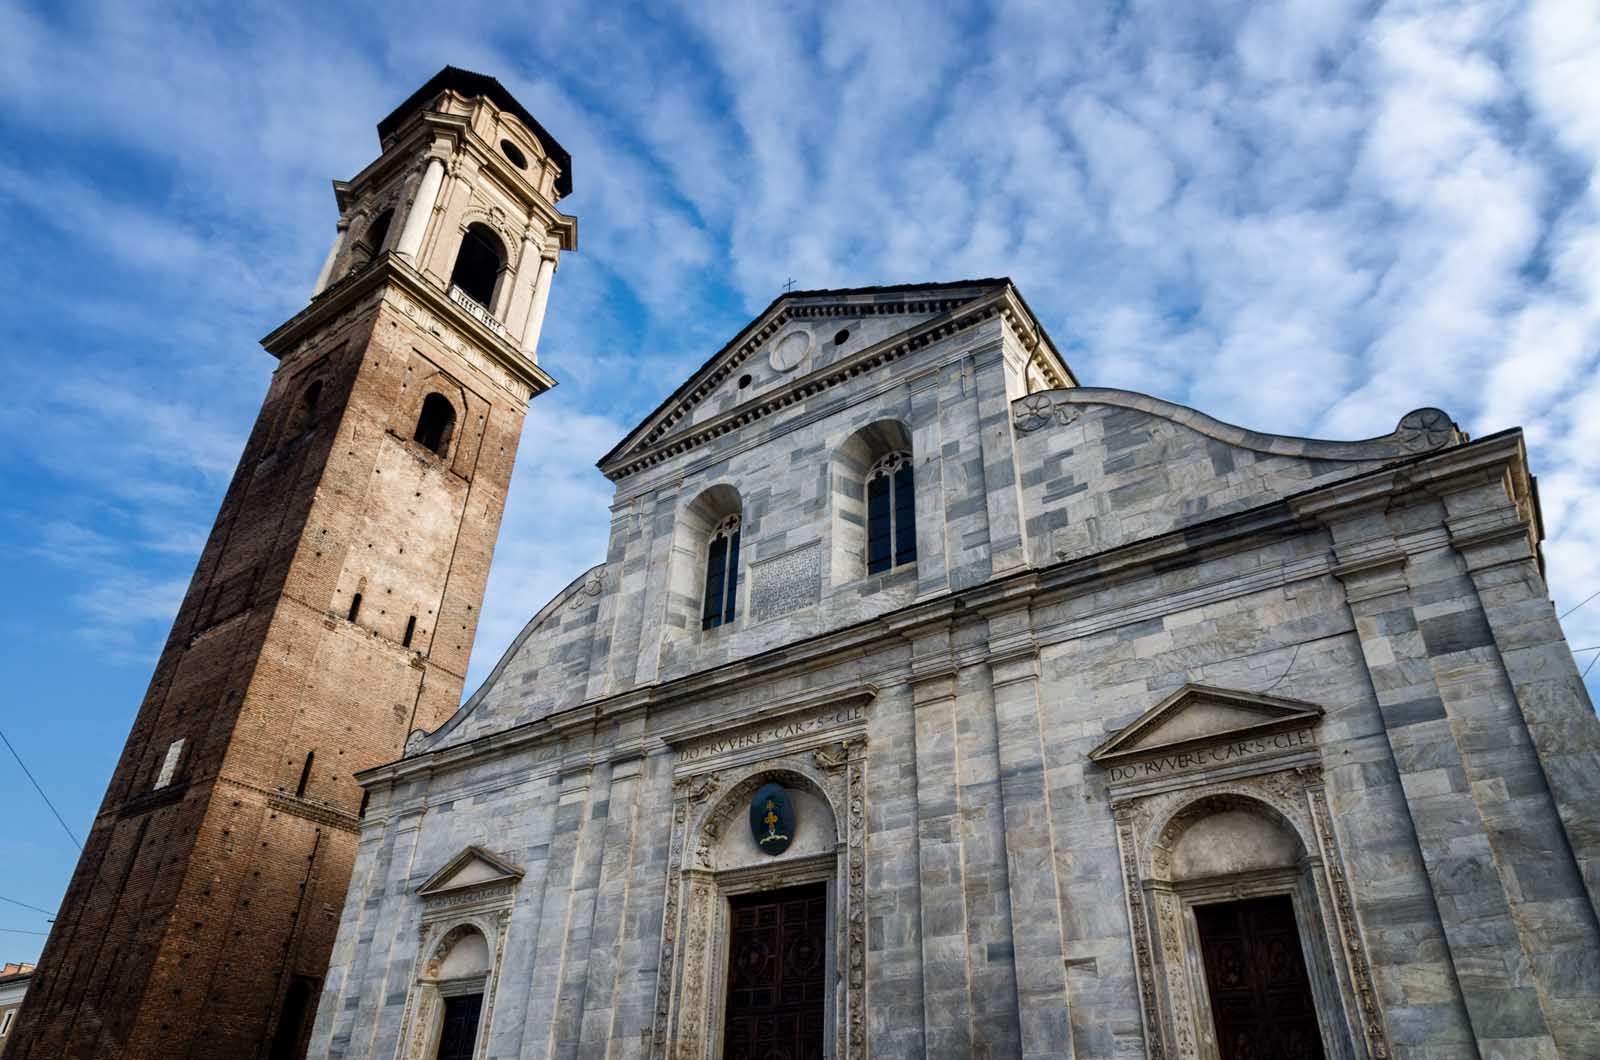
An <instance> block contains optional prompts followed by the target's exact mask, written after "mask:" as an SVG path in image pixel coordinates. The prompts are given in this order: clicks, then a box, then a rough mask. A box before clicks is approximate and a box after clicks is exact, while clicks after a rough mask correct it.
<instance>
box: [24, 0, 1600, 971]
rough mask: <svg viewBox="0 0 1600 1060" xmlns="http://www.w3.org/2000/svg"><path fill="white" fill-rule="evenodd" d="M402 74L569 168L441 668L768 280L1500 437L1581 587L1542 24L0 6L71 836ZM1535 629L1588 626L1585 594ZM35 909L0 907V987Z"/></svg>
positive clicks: (1589, 476) (1572, 343)
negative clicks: (517, 405)
mask: <svg viewBox="0 0 1600 1060" xmlns="http://www.w3.org/2000/svg"><path fill="white" fill-rule="evenodd" d="M446 63H453V64H455V65H458V66H464V67H468V68H470V69H476V70H480V71H483V72H486V73H491V74H493V75H495V76H497V77H499V78H500V79H501V80H502V81H503V82H504V83H505V84H506V85H507V86H508V87H509V88H510V89H511V90H512V91H513V92H514V93H515V94H516V95H517V96H518V98H520V99H521V100H522V101H523V102H524V103H525V104H526V105H527V106H528V108H529V109H530V110H531V111H532V112H533V113H534V114H535V115H536V116H537V117H538V118H539V119H540V121H541V122H542V123H543V124H544V125H545V126H546V127H547V128H548V129H550V131H551V132H552V133H553V134H554V135H555V136H556V137H557V138H558V139H559V140H560V141H561V142H562V143H563V144H564V145H565V146H566V147H567V148H568V150H570V151H571V152H572V155H573V158H574V170H575V185H576V191H575V193H574V194H573V195H572V196H571V197H570V198H569V199H567V200H566V201H565V202H564V203H563V206H564V208H566V209H567V210H568V211H569V212H572V213H575V214H577V215H578V216H579V218H580V234H581V240H580V247H581V249H580V252H579V253H577V254H573V255H568V256H566V257H565V258H564V259H563V261H562V265H561V270H560V272H559V273H558V274H557V278H556V286H555V292H554V295H553V297H552V300H551V304H550V316H549V320H548V323H547V326H546V330H545V337H544V343H543V349H542V350H541V361H542V363H543V364H544V366H545V367H546V368H547V369H548V370H549V371H550V372H551V373H552V374H554V375H555V376H556V377H557V378H558V379H559V380H561V385H560V386H559V387H558V388H557V389H556V390H555V391H553V392H551V393H550V394H547V395H545V396H543V397H541V398H539V399H538V400H537V401H536V402H534V404H533V407H532V409H531V410H530V415H529V419H528V425H527V431H526V434H525V436H524V439H523V448H522V456H521V462H520V465H519V468H518V471H517V476H516V478H515V480H514V482H513V486H512V492H511V498H510V505H509V510H508V513H507V516H506V521H505V524H504V527H503V529H502V533H501V539H500V547H499V551H498V552H497V553H496V556H495V565H494V571H493V574H492V576H491V580H490V587H489V597H488V600H487V601H486V605H485V610H484V622H483V625H482V628H481V630H480V634H479V639H478V643H477V648H476V651H475V654H474V657H473V664H472V679H471V681H470V682H469V685H475V684H476V682H477V680H479V679H481V677H482V676H483V675H484V674H485V673H487V671H488V669H489V668H490V667H491V666H492V665H493V663H494V661H495V659H496V658H497V657H498V655H499V653H500V651H501V650H502V649H503V648H504V646H505V645H506V644H507V643H508V642H509V640H510V639H511V637H512V636H513V635H514V634H515V632H516V630H517V629H518V628H519V627H520V626H521V624H522V622H523V621H524V620H525V619H526V618H527V617H528V616H529V615H531V614H532V613H533V612H535V611H536V610H537V609H538V608H539V607H540V606H542V605H543V603H544V602H545V601H546V600H547V599H548V598H549V597H550V596H551V595H553V594H554V592H555V591H557V590H558V589H559V588H560V587H561V586H563V585H564V584H566V582H567V581H569V580H570V579H571V578H572V577H573V576H574V575H576V574H577V573H579V572H580V571H582V570H583V569H584V568H586V567H588V566H589V565H590V564H592V563H594V562H596V561H598V560H599V559H600V558H602V555H603V551H604V534H605V528H606V521H607V512H606V504H607V501H608V498H609V493H610V491H609V489H608V483H607V482H606V481H605V479H604V478H602V477H601V476H600V474H599V473H598V472H597V471H595V470H594V467H593V463H594V461H595V459H596V458H598V457H599V456H600V455H601V454H602V453H603V452H605V451H606V450H607V449H608V448H609V447H610V446H611V445H612V444H613V443H614V442H615V441H616V440H617V439H618V438H619V437H621V435H622V434H623V433H625V432H626V430H627V429H628V428H629V427H630V426H632V424H633V423H634V422H635V421H636V420H637V419H638V418H640V417H642V416H643V415H644V414H645V413H646V412H648V411H649V410H650V409H651V408H653V407H654V406H655V404H656V403H657V402H658V401H659V400H660V399H661V398H662V397H663V396H664V395H665V394H666V393H667V392H668V391H670V390H671V389H672V387H673V386H675V385H676V383H677V382H679V381H680V380H681V379H682V378H683V377H684V376H685V375H686V374H687V373H688V372H689V371H690V370H692V369H693V367H695V366H696V365H698V364H699V363H701V362H702V361H703V360H704V359H705V358H706V357H707V356H708V355H709V354H710V353H711V352H713V351H714V350H716V349H717V348H718V347H719V346H720V345H721V344H722V343H723V342H724V341H726V340H727V339H728V338H729V337H731V336H732V334H733V333H734V332H735V331H736V330H737V329H738V328H739V327H740V326H741V325H742V324H743V323H744V322H745V321H746V320H747V319H748V317H749V316H751V315H752V314H753V313H755V312H756V311H757V310H759V309H760V308H761V307H762V306H764V305H765V304H766V303H767V302H768V301H769V300H770V299H771V298H772V297H773V296H774V295H776V294H777V293H778V292H779V291H780V290H781V287H782V284H783V283H784V281H786V280H788V279H790V278H793V279H794V280H795V281H796V283H797V285H798V286H800V287H808V288H809V287H829V286H844V285H857V284H874V283H897V282H910V281H920V280H948V279H956V278H962V277H972V276H991V275H1009V276H1011V277H1013V278H1014V279H1015V281H1016V282H1017V284H1018V286H1019V288H1020V289H1021V290H1022V292H1023V294H1024V296H1025V297H1026V298H1027V299H1028V301H1029V303H1030V304H1031V305H1032V306H1033V308H1034V309H1035V311H1036V312H1037V313H1038V314H1039V315H1040V317H1041V318H1042V319H1043V321H1044V323H1045V325H1046V327H1047V328H1048V329H1049V330H1050V332H1051V334H1052V336H1053V337H1054V338H1055V340H1056V343H1057V345H1058V346H1059V347H1061V349H1062V350H1063V351H1064V352H1065V353H1066V355H1067V357H1068V359H1069V361H1070V362H1071V363H1072V365H1073V367H1074V368H1075V370H1076V371H1077V374H1078V376H1079V378H1080V379H1081V380H1083V381H1084V382H1085V383H1088V384H1091V385H1102V386H1119V387H1126V388H1130V389H1136V390H1144V391H1148V392H1150V393H1153V394H1157V395H1160V396H1162V397H1165V398H1169V399H1173V400H1176V401H1181V402H1185V403H1188V404H1192V405H1195V406H1198V407H1199V408H1201V409H1204V410H1205V411H1206V412H1209V413H1211V414H1213V415H1215V416H1218V417H1220V418H1222V419H1225V420H1229V421H1233V422H1237V423H1241V424H1245V425H1248V426H1251V427H1256V428H1260V429H1265V430H1275V431H1284V432H1291V433H1299V434H1312V435H1317V436H1322V437H1332V438H1352V437H1364V436H1369V435H1374V434H1381V433H1385V432H1387V431H1389V430H1390V429H1392V428H1393V426H1394V424H1395V422H1396V421H1397V420H1398V419H1399V418H1400V416H1401V415H1402V414H1403V413H1405V412H1406V411H1407V410H1409V409H1411V408H1414V407H1417V406H1421V405H1439V406H1441V407H1443V408H1445V409H1447V410H1449V411H1450V412H1451V413H1452V414H1454V415H1455V416H1456V418H1457V419H1458V420H1459V421H1460V422H1461V423H1462V424H1463V426H1465V427H1466V428H1467V429H1468V430H1469V431H1471V432H1472V433H1473V434H1475V435H1482V434H1486V433H1489V432H1491V431H1495V430H1499V429H1502V428H1505V427H1508V426H1513V425H1517V424H1521V425H1523V426H1524V427H1525V428H1526V430H1527V432H1528V439H1529V442H1530V445H1531V450H1532V458H1533V464H1534V469H1535V471H1536V473H1537V474H1538V475H1539V480H1540V493H1541V497H1542V500H1543V505H1544V516H1545V521H1546V526H1547V528H1548V532H1549V540H1548V542H1547V543H1546V556H1547V557H1548V562H1549V572H1550V581H1551V585H1552V589H1553V591H1554V593H1555V596H1556V599H1557V602H1558V604H1559V605H1560V607H1561V609H1562V610H1563V611H1565V610H1566V609H1568V608H1570V607H1572V606H1574V605H1576V604H1577V603H1578V602H1579V601H1581V600H1582V599H1583V598H1584V597H1586V596H1588V595H1589V594H1590V593H1592V592H1596V591H1600V508H1597V507H1596V505H1595V504H1594V503H1593V502H1592V498H1593V497H1594V496H1595V489H1596V485H1597V483H1600V391H1597V389H1596V388H1595V386H1594V385H1593V384H1594V382H1595V373H1596V361H1597V358H1600V169H1597V163H1600V77H1596V76H1594V71H1595V70H1597V69H1600V19H1597V18H1596V16H1595V10H1594V8H1593V6H1592V3H1590V2H1588V0H1530V2H1527V3H1508V2H1470V0H1463V2H1451V3H1438V4H1434V3H1414V2H1393V3H1360V4H1354V3H1340V2H1328V0H1292V2H1285V3H1270V2H1257V3H1245V2H1235V3H1210V2H1195V3H1185V4H1171V3H1167V2H1147V0H1139V2H1133V3H1123V4H1112V3H1072V2H1069V0H1049V2H1044V3H1038V4H1025V3H1016V4H1010V3H1007V4H999V5H994V6H977V5H964V4H945V5H939V4H934V5H927V6H923V5H917V4H910V3H897V2H891V0H878V2H877V3H874V4H872V5H862V4H858V3H837V4H822V5H817V6H813V5H809V4H779V3H770V2H763V3H748V4H745V3H733V2H729V3H723V4H688V5H683V6H675V5H673V4H667V3H663V4H652V5H649V6H647V7H639V8H629V7H625V6H619V5H595V4H592V3H572V4H555V3H550V4H538V5H519V4H516V3H514V2H506V3H500V4H491V5H481V4H475V3H451V4H448V5H439V4H426V5H424V4H411V3H404V2H384V3H369V4H361V3H354V4H337V5H336V4H320V5H308V6H301V5H296V4H289V3H281V2H280V3H273V4H268V5H259V6H258V5H255V4H251V3H237V2H235V3H226V4H223V3H218V4H211V5H208V4H203V3H191V4H184V5H181V6H174V7H170V8H169V7H163V6H159V5H151V4H144V3H135V2H130V0H119V2H115V3H103V4H95V3H75V2H66V3H53V4H49V5H44V6H38V7H34V6H29V5H27V4H24V5H22V6H18V4H17V3H16V0H0V89H3V91H4V96H5V99H6V100H7V106H6V108H5V110H4V112H3V115H0V134H3V135H0V231H3V232H4V234H5V239H4V244H5V248H6V250H5V252H4V253H0V288H3V289H4V290H5V291H7V292H8V293H9V295H10V298H9V300H8V309H7V312H6V313H5V315H4V318H3V321H0V370H3V372H4V378H5V379H6V381H7V382H8V384H9V386H10V388H11V394H10V400H9V402H8V407H9V409H10V413H9V415H8V416H7V417H6V420H5V422H6V424H7V426H8V427H9V428H10V429H9V430H8V431H7V432H6V433H7V453H6V459H5V460H4V461H3V463H0V486H3V489H4V495H5V497H6V501H7V503H6V504H5V505H4V507H3V508H0V578H3V579H4V585H5V587H6V597H7V606H6V607H5V608H3V609H0V672H3V673H4V674H5V676H6V682H5V683H6V689H5V692H6V695H5V698H4V699H3V700H0V724H3V727H4V731H5V732H6V734H7V735H8V736H9V737H10V738H11V740H12V742H13V743H14V744H16V745H17V747H18V749H19V750H20V751H21V752H22V753H23V755H24V756H25V757H26V758H27V759H28V760H29V763H30V765H31V766H32V767H33V769H34V771H35V772H36V774H37V775H38V776H39V778H40V780H41V782H42V783H43V784H44V785H45V787H46V789H47V790H48V791H49V793H50V794H51V796H52V797H53V798H54V799H55V801H56V803H57V805H58V806H59V807H60V809H61V811H62V813H63V815H64V816H65V817H66V819H67V821H68V822H69V823H70V824H71V826H72V828H73V829H74V830H75V831H76V832H77V833H78V834H79V835H80V836H81V835H83V834H84V833H86V832H87V831H88V827H89V823H90V820H91V818H92V816H93V814H94V811H95V809H96V807H97V806H98V803H99V799H100V796H101V793H102V791H103V788H104V784H105V781H106V779H107V777H108V776H109V773H110V770H111V767H112V764H113V762H114V760H115V757H116V754H117V752H118V750H119V749H120V747H121V744H122V740H123V738H124V736H125V735H126V732H127V729H128V726H129V724H130V723H131V720H132V717H133V714H134V711H135V710H136V708H137V706H138V703H139V700H140V698H141V697H142V695H143V693H144V689H145V684H146V682H147V680H148V678H149V675H150V670H151V667H152V666H153V664H154V660H155V656H156V653H157V651H158V650H159V648H160V645H161V642H162V640H163V638H164V637H165V635H166V632H167V627H168V624H169V622H170V620H171V616H172V613H173V611H174V610H175V609H176V607H177V603H178V600H179V598H180V596H181V594H182V592H183V588H184V586H185V584H186V583H187V580H188V577H189V574H190V572H191V570H192V567H193V563H194V560H195V557H196V555H197V554H198V551H199V549H200V546H201V544H202V541H203V539H204V536H205V533H206V531H207V530H208V529H209V527H210V525H211V520H212V517H213V515H214V514H215V511H216V507H217V504H218V502H219V500H220V497H221V495H222V491H223V489H224V487H225V486H226V484H227V481H228V477H229V476H230V475H231V473H232V470H233V466H234V462H235V460H236V459H237V456H238V453H239V451H240V449H241V447H242V446H243V443H244V439H245V435H246V432H247V431H248V429H249V426H250V423H251V420H252V418H253V416H254V414H255V411H256V408H257V405H258V403H259V401H260V398H261V396H262V394H263V392H264V390H265V387H266V384H267V380H268V376H269V373H270V371H271V369H272V366H273V362H272V361H271V360H270V358H268V357H267V356H266V354H264V353H263V352H261V350H260V349H259V347H258V346H257V340H258V339H259V338H260V337H261V336H262V335H264V334H266V333H267V332H268V331H269V330H271V329H272V328H273V327H274V326H276V325H277V324H278V323H280V322H281V321H283V320H284V319H286V318H287V317H289V316H290V315H292V314H293V313H294V312H296V311H297V310H298V309H299V308H301V307H302V306H303V305H304V304H305V300H306V297H307V295H308V294H309V291H310V287H311V284H312V281H313V279H314V278H315V275H316V272H317V269H318V266H319V265H320V264H321V261H322V257H323V254H324V253H325V251H326V248H327V244H328V241H329V240H330V239H331V238H332V236H333V222H334V218H335V210H334V203H333V196H332V193H331V191H330V189H329V185H328V181H329V180H330V179H334V178H347V177H349V176H352V175H353V174H354V173H356V172H357V171H358V170H359V169H360V168H361V167H362V166H363V165H365V164H366V163H367V162H368V161H370V160H371V158H372V157H373V156H374V155H375V154H376V150H377V143H376V136H375V133H374V131H373V126H374V125H375V123H376V122H377V120H378V119H379V118H380V117H382V116H383V115H384V114H386V113H387V112H388V111H389V110H390V109H391V108H393V107H394V106H395V105H396V104H397V103H398V102H399V101H400V100H402V99H403V98H405V97H406V96H407V95H408V94H409V93H410V92H411V91H412V90H413V89H415V88H416V87H417V86H418V85H419V84H420V83H421V82H422V81H423V80H425V79H426V78H427V77H428V76H429V75H431V74H432V73H434V72H435V71H436V70H437V69H438V68H439V67H440V66H442V65H444V64H446ZM1585 74H1587V75H1588V76H1587V77H1586V76H1585ZM1566 626H1567V631H1568V635H1569V637H1570V638H1571V639H1572V642H1573V646H1574V647H1579V648H1581V647H1587V646H1590V645H1600V600H1597V601H1596V602H1595V603H1594V604H1592V605H1591V606H1589V607H1586V608H1584V609H1583V610H1580V611H1578V612H1577V613H1575V614H1573V615H1572V616H1571V617H1570V618H1569V619H1568V620H1567V622H1566ZM1593 654H1594V653H1588V654H1585V655H1583V656H1581V660H1582V661H1583V662H1584V663H1587V661H1588V660H1589V659H1590V658H1592V657H1593ZM1592 677H1593V678H1594V680H1591V687H1595V686H1596V685H1600V667H1597V668H1596V671H1595V672H1594V674H1593V675H1592ZM0 806H4V807H5V810H4V811H3V813H0V864H3V865H5V866H6V870H5V873H4V874H3V875H4V882H3V883H0V896H3V897H5V898H9V899H15V900H20V901H23V902H28V903H31V904H34V905H38V906H42V907H45V908H54V907H55V905H56V903H57V902H58V901H59V899H60V895H61V892H62V891H63V889H64V888H65V886H66V883H67V879H68V876H69V874H70V872H71V870H72V866H73V864H74V860H75V857H76V849H75V848H74V847H73V846H72V844H71V842H70V841H69V840H68V839H67V837H66V836H65V835H64V834H63V833H62V831H61V829H60V828H59V826H58V825H57V824H56V823H55V821H54V820H53V818H51V817H50V815H49V813H48V811H47V810H46V809H45V808H44V806H43V805H42V804H41V803H40V801H39V799H38V797H37V796H36V795H35V794H34V793H33V791H32V789H31V788H30V787H29V786H28V784H27V781H26V780H25V779H24V778H23V777H22V775H21V773H20V771H18V770H17V768H16V766H15V763H13V762H11V761H10V760H9V757H8V756H5V755H3V754H0ZM43 927H44V921H43V917H41V916H39V915H37V914H34V913H31V912H29V911H28V910H26V909H22V908H19V907H17V906H15V905H7V904H5V903H0V928H3V929H8V930H7V931H4V932H0V959H11V960H16V959H32V958H33V957H34V956H35V955H36V954H37V952H38V949H39V947H40V944H41V943H42V942H43V939H42V937H40V936H37V935H30V934H23V933H19V932H20V931H29V930H31V931H39V930H42V929H43Z"/></svg>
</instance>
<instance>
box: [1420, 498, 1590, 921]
mask: <svg viewBox="0 0 1600 1060" xmlns="http://www.w3.org/2000/svg"><path fill="white" fill-rule="evenodd" d="M1445 504H1446V507H1447V509H1448V511H1449V517H1448V519H1447V520H1446V525H1447V526H1448V527H1449V529H1450V536H1451V540H1452V542H1453V543H1454V545H1455V549H1456V552H1458V553H1459V554H1460V555H1461V558H1462V560H1463V562H1464V563H1465V564H1466V568H1467V574H1468V576H1469V577H1470V578H1471V579H1472V584H1473V586H1474V587H1475V588H1476V589H1477V594H1478V600H1479V601H1480V603H1481V605H1482V608H1483V615H1484V619H1485V620H1486V621H1487V622H1488V623H1489V630H1490V632H1491V633H1492V634H1493V635H1494V640H1495V645H1496V646H1497V647H1498V648H1499V650H1500V663H1501V665H1502V666H1503V667H1504V669H1505V674H1506V678H1507V680H1508V681H1510V683H1511V689H1512V692H1513V694H1514V695H1515V696H1516V699H1517V707H1518V710H1519V711H1520V712H1521V715H1522V720H1523V723H1524V724H1525V725H1526V726H1527V729H1528V734H1529V736H1530V737H1531V739H1532V742H1533V751H1534V753H1535V755H1537V757H1538V766H1539V769H1540V770H1541V771H1542V773H1543V775H1544V780H1545V782H1546V784H1547V785H1548V786H1549V791H1550V798H1551V800H1552V801H1553V802H1554V804H1555V810H1556V813H1557V814H1558V816H1559V817H1560V820H1561V824H1562V827H1563V830H1564V832H1565V835H1566V841H1567V844H1568V845H1569V846H1570V847H1571V851H1572V856H1573V858H1574V860H1575V861H1576V862H1577V866H1578V871H1579V875H1580V877H1581V878H1582V881H1583V887H1584V890H1585V892H1586V893H1587V896H1588V903H1589V908H1590V911H1591V913H1594V912H1597V911H1600V816H1597V815H1596V813H1595V807H1597V806H1600V719H1597V718H1596V717H1595V712H1594V704H1593V703H1592V702H1591V701H1590V699H1589V691H1588V689H1587V688H1585V687H1584V684H1583V678H1582V675H1581V674H1580V673H1579V672H1578V667H1577V663H1576V661H1575V660H1574V658H1573V655H1572V651H1571V649H1570V647H1569V646H1568V644H1567V642H1566V638H1565V636H1564V635H1563V633H1562V631H1561V622H1560V620H1559V618H1558V617H1557V615H1556V609H1555V604H1554V603H1553V602H1552V601H1551V599H1550V593H1549V590H1548V588H1547V587H1546V586H1545V582H1544V578H1543V576H1542V575H1541V574H1540V572H1539V564H1538V557H1537V554H1536V553H1535V552H1534V550H1533V548H1532V547H1531V544H1530V543H1531V542H1532V541H1533V540H1534V534H1533V527H1532V526H1531V524H1530V519H1529V513H1525V512H1523V511H1521V510H1519V507H1518V506H1517V505H1516V504H1515V503H1514V502H1513V501H1512V500H1511V499H1510V498H1509V497H1508V496H1507V495H1506V493H1505V492H1503V491H1501V490H1498V489H1495V490H1486V491H1484V490H1480V491H1476V492H1473V493H1453V494H1448V495H1446V497H1445Z"/></svg>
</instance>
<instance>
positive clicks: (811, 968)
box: [722, 883, 828, 1060]
mask: <svg viewBox="0 0 1600 1060" xmlns="http://www.w3.org/2000/svg"><path fill="white" fill-rule="evenodd" d="M729 904H730V910H729V912H730V922H731V924H732V929H733V938H732V944H731V945H730V946H729V949H728V1009H727V1012H728V1023H727V1033H726V1035H725V1037H724V1040H723V1049H722V1056H723V1060H822V1048H823V1023H824V1018H825V999H826V996H827V976H826V974H825V973H826V955H827V950H828V946H827V920H828V914H827V909H828V890H827V885H826V884H822V883H818V884H813V885H811V886H807V887H789V888H786V889H784V890H781V891H762V892H759V893H756V894H747V895H739V896H737V897H735V898H733V899H731V900H730V903H729Z"/></svg>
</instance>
